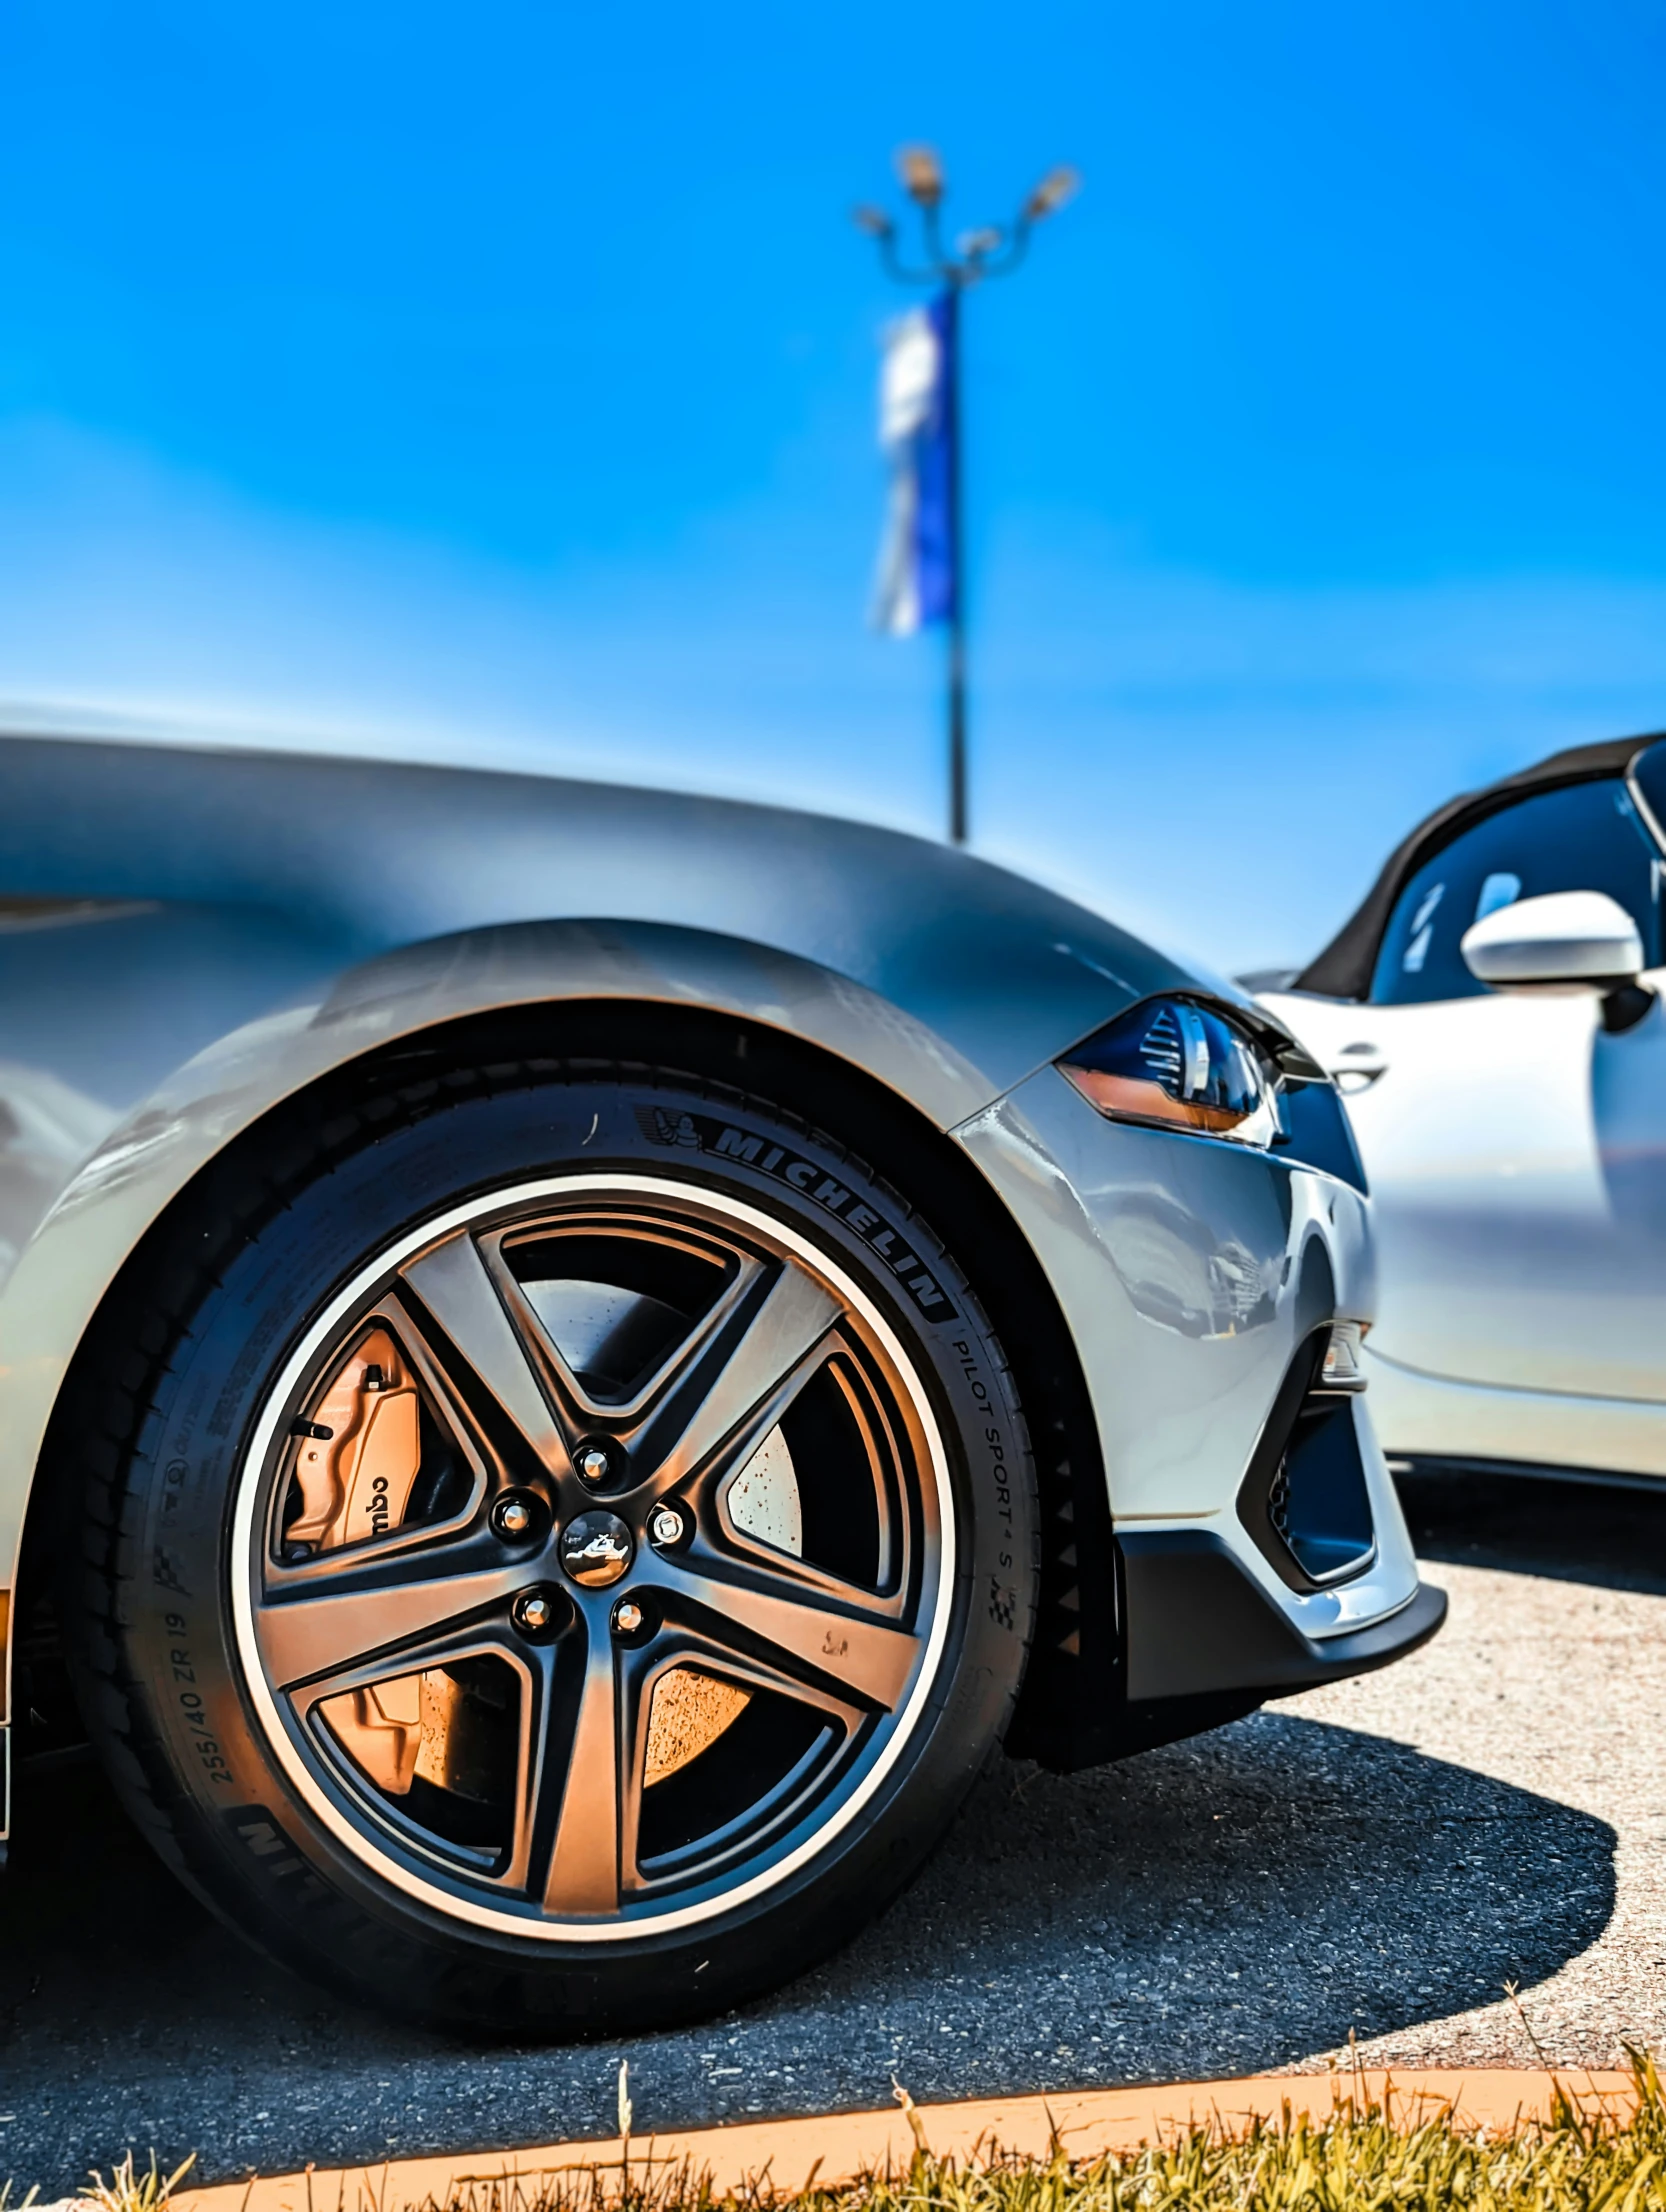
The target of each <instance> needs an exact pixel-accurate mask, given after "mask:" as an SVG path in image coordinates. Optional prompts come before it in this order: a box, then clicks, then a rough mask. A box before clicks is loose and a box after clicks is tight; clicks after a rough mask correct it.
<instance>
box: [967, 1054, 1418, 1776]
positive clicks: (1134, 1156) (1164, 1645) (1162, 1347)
mask: <svg viewBox="0 0 1666 2212" xmlns="http://www.w3.org/2000/svg"><path fill="white" fill-rule="evenodd" d="M956 1134H957V1136H958V1137H959V1140H960V1142H961V1143H962V1145H963V1146H964V1147H965V1149H966V1150H967V1152H968V1153H970V1154H971V1156H972V1157H973V1158H974V1159H975V1160H976V1161H977V1163H978V1164H979V1166H980V1167H981V1168H982V1170H983V1172H984V1174H985V1176H986V1177H987V1178H988V1180H989V1181H990V1182H991V1183H992V1184H994V1186H995V1187H996V1189H997V1190H998V1191H999V1192H1000V1194H1001V1196H1002V1197H1003V1198H1004V1200H1005V1201H1006V1204H1007V1206H1008V1208H1009V1210H1010V1211H1011V1213H1012V1214H1013V1215H1014V1217H1015V1218H1016V1219H1017V1221H1018V1222H1019V1224H1020V1226H1021V1227H1022V1229H1023V1230H1024V1232H1025V1234H1026V1236H1027V1238H1028V1240H1029V1243H1030V1245H1031V1249H1032V1250H1033V1251H1034V1253H1035V1255H1036V1257H1037V1259H1038V1260H1039V1261H1040V1263H1041V1265H1042V1268H1043V1269H1044V1271H1045V1273H1046V1275H1047V1277H1048V1280H1049V1282H1050V1284H1051V1286H1052V1289H1053V1291H1054V1294H1055V1295H1056V1297H1057V1299H1058V1302H1059V1305H1060V1308H1061V1309H1062V1311H1063V1314H1064V1318H1065V1321H1066V1325H1067V1327H1068V1328H1069V1331H1070V1334H1071V1337H1072V1339H1073V1341H1074V1344H1075V1347H1076V1351H1077V1354H1078V1357H1079V1358H1080V1361H1081V1366H1082V1372H1083V1377H1084V1380H1085V1382H1086V1386H1087V1391H1088V1395H1089V1397H1090V1399H1091V1401H1092V1412H1093V1420H1094V1425H1095V1427H1096V1430H1097V1437H1096V1441H1097V1444H1098V1447H1099V1448H1098V1453H1097V1459H1098V1468H1097V1469H1096V1471H1095V1472H1096V1475H1097V1484H1098V1516H1099V1520H1100V1525H1101V1538H1100V1541H1098V1542H1097V1543H1089V1542H1086V1541H1084V1537H1085V1536H1087V1534H1088V1530H1087V1528H1086V1527H1085V1522H1086V1521H1087V1519H1088V1518H1089V1516H1088V1515H1085V1514H1084V1510H1083V1508H1084V1503H1085V1502H1088V1501H1085V1500H1084V1497H1083V1495H1082V1491H1081V1488H1080V1487H1078V1493H1077V1496H1076V1500H1075V1508H1074V1515H1073V1517H1072V1516H1071V1515H1061V1516H1059V1518H1060V1526H1061V1533H1062V1534H1063V1536H1064V1538H1065V1541H1066V1548H1065V1549H1063V1550H1061V1551H1060V1552H1059V1554H1058V1557H1059V1561H1060V1562H1061V1563H1064V1564H1063V1567H1062V1571H1063V1572H1064V1573H1066V1574H1068V1575H1070V1576H1073V1577H1075V1578H1076V1579H1077V1580H1078V1582H1079V1597H1078V1599H1077V1601H1076V1602H1077V1603H1078V1605H1079V1613H1077V1614H1075V1615H1073V1616H1072V1617H1071V1618H1069V1619H1062V1620H1061V1621H1060V1622H1059V1623H1058V1624H1056V1625H1057V1626H1058V1627H1059V1628H1060V1629H1061V1631H1062V1633H1060V1634H1058V1635H1054V1633H1053V1630H1052V1628H1051V1627H1050V1626H1049V1614H1048V1590H1049V1587H1050V1582H1051V1581H1056V1580H1058V1579H1059V1575H1060V1571H1061V1569H1060V1567H1059V1566H1055V1564H1054V1561H1053V1555H1052V1553H1051V1552H1050V1551H1049V1552H1045V1553H1044V1564H1043V1612H1042V1622H1041V1626H1040V1629H1039V1631H1038V1638H1037V1646H1036V1650H1035V1652H1034V1653H1033V1655H1032V1660H1031V1674H1032V1678H1033V1689H1034V1694H1033V1695H1032V1687H1031V1685H1027V1686H1026V1692H1025V1699H1024V1702H1023V1704H1022V1705H1021V1707H1020V1713H1019V1721H1018V1723H1017V1724H1015V1729H1014V1736H1013V1738H1012V1739H1010V1740H1011V1743H1012V1748H1014V1749H1015V1750H1017V1751H1020V1752H1022V1753H1027V1754H1028V1755H1031V1756H1034V1757H1036V1758H1038V1759H1040V1760H1042V1761H1043V1763H1045V1764H1047V1765H1059V1766H1071V1767H1075V1766H1088V1765H1094V1764H1097V1763H1099V1762H1101V1761H1103V1760H1106V1759H1112V1758H1117V1757H1121V1756H1123V1755H1125V1754H1126V1753H1128V1752H1130V1751H1136V1750H1140V1749H1143V1748H1146V1747H1147V1746H1148V1745H1150V1744H1153V1743H1158V1742H1163V1741H1166V1740H1169V1739H1172V1738H1175V1737H1179V1736H1183V1735H1188V1734H1192V1733H1194V1732H1195V1731H1197V1730H1198V1729H1201V1728H1207V1727H1212V1726H1215V1725H1217V1724H1218V1723H1220V1722H1222V1721H1226V1720H1230V1719H1232V1718H1234V1717H1236V1716H1237V1715H1239V1714H1241V1713H1246V1712H1249V1711H1251V1710H1253V1709H1254V1707H1255V1706H1257V1705H1259V1704H1261V1703H1263V1702H1264V1701H1265V1700H1266V1699H1267V1698H1270V1697H1282V1696H1288V1695H1290V1694H1291V1693H1292V1692H1294V1691H1297V1690H1301V1689H1306V1688H1309V1687H1311V1686H1313V1685H1314V1684H1317V1683H1320V1682H1325V1681H1331V1680H1336V1679H1340V1678H1341V1677H1343V1676H1346V1675H1349V1674H1356V1673H1359V1672H1362V1671H1363V1670H1365V1669H1367V1668H1371V1667H1377V1666H1383V1665H1386V1664H1388V1663H1389V1661H1391V1660H1392V1659H1395V1658H1397V1657H1399V1656H1401V1655H1402V1653H1404V1652H1406V1651H1410V1650H1413V1649H1415V1648H1416V1646H1417V1645H1418V1644H1419V1643H1420V1642H1422V1641H1424V1640H1425V1639H1426V1638H1427V1637H1429V1636H1432V1635H1433V1634H1434V1633H1435V1631H1436V1629H1438V1627H1439V1626H1440V1623H1441V1620H1442V1618H1443V1616H1444V1613H1445V1599H1444V1597H1443V1596H1442V1595H1441V1593H1439V1592H1438V1591H1426V1590H1424V1589H1422V1588H1421V1586H1420V1584H1419V1580H1418V1572H1417V1562H1416V1559H1415V1557H1414V1556H1413V1553H1412V1548H1411V1542H1410V1538H1409V1535H1408V1533H1407V1530H1406V1526H1405V1520H1404V1517H1403V1515H1402V1513H1401V1510H1400V1505H1399V1500H1398V1498H1397V1497H1396V1495H1395V1491H1394V1486H1393V1484H1392V1482H1391V1480H1390V1478H1389V1475H1388V1471H1387V1468H1386V1466H1385V1465H1384V1463H1383V1458H1382V1454H1381V1451H1380V1449H1379V1448H1378V1445H1377V1441H1376V1438H1375V1435H1374V1433H1373V1431H1372V1427H1371V1423H1370V1419H1369V1415H1368V1413H1367V1411H1366V1408H1365V1405H1364V1403H1363V1402H1362V1401H1360V1400H1358V1399H1357V1398H1355V1399H1351V1400H1350V1401H1349V1405H1350V1409H1351V1410H1350V1412H1349V1414H1348V1416H1347V1418H1346V1419H1345V1420H1342V1421H1339V1423H1338V1425H1337V1427H1336V1429H1335V1431H1334V1432H1333V1438H1332V1440H1333V1442H1335V1441H1346V1442H1347V1446H1348V1449H1347V1451H1346V1453H1343V1454H1341V1455H1336V1454H1332V1455H1331V1459H1330V1464H1329V1466H1328V1467H1327V1466H1325V1465H1321V1464H1319V1463H1318V1461H1314V1462H1312V1463H1310V1464H1309V1465H1307V1466H1306V1467H1304V1469H1303V1470H1302V1471H1301V1474H1300V1475H1299V1476H1298V1470H1297V1464H1296V1458H1297V1455H1296V1451H1295V1447H1294V1446H1293V1445H1292V1444H1291V1442H1290V1436H1291V1432H1290V1431H1289V1430H1288V1429H1287V1428H1285V1429H1281V1427H1280V1423H1281V1421H1282V1420H1283V1419H1284V1417H1285V1415H1286V1414H1288V1413H1289V1412H1290V1410H1291V1405H1289V1404H1286V1405H1285V1408H1284V1414H1281V1412H1280V1406H1281V1403H1282V1402H1283V1401H1284V1400H1285V1399H1287V1398H1288V1397H1289V1393H1290V1390H1291V1387H1292V1379H1293V1378H1295V1381H1296V1386H1297V1398H1298V1400H1300V1402H1301V1403H1304V1404H1305V1403H1307V1402H1308V1401H1307V1400H1306V1399H1303V1398H1301V1393H1302V1392H1303V1391H1307V1390H1308V1389H1309V1385H1310V1382H1311V1377H1312V1369H1311V1362H1310V1361H1309V1359H1308V1352H1309V1350H1310V1349H1311V1347H1312V1346H1313V1345H1314V1344H1315V1343H1316V1342H1319V1341H1321V1340H1322V1339H1323V1337H1324V1336H1325V1334H1326V1333H1327V1332H1328V1329H1329V1326H1330V1324H1331V1322H1332V1321H1333V1320H1337V1319H1344V1320H1351V1321H1355V1322H1366V1321H1368V1320H1369V1319H1370V1317H1371V1314H1372V1311H1373V1308H1374V1304H1375V1283H1374V1280H1373V1270H1372V1255H1371V1244H1370V1235H1369V1225H1368V1218H1367V1205H1366V1201H1365V1199H1364V1197H1363V1196H1362V1194H1361V1193H1360V1192H1359V1191H1358V1190H1357V1189H1356V1188H1354V1187H1352V1185H1351V1184H1350V1183H1348V1182H1347V1181H1345V1180H1343V1179H1341V1178H1339V1177H1337V1176H1333V1175H1331V1174H1329V1173H1327V1172H1325V1171H1324V1170H1323V1169H1321V1168H1315V1167H1314V1166H1311V1165H1309V1164H1308V1163H1306V1162H1304V1161H1301V1160H1297V1159H1292V1158H1290V1157H1289V1156H1288V1154H1286V1155H1284V1156H1282V1157H1281V1156H1279V1155H1277V1154H1274V1155H1268V1154H1265V1153H1259V1152H1256V1151H1253V1150H1251V1149H1250V1148H1249V1147H1247V1146H1235V1145H1227V1144H1221V1143H1216V1142H1212V1141H1210V1140H1207V1139H1200V1138H1197V1137H1191V1136H1182V1135H1173V1134H1169V1133H1164V1132H1158V1131H1153V1130H1148V1129H1143V1128H1138V1127H1134V1126H1131V1125H1128V1124H1123V1123H1113V1122H1107V1121H1105V1120H1103V1119H1101V1118H1100V1117H1099V1116H1098V1115H1097V1114H1095V1113H1094V1112H1093V1110H1092V1108H1091V1107H1089V1106H1088V1105H1087V1104H1086V1102H1085V1101H1084V1100H1082V1099H1081V1098H1079V1097H1078V1096H1077V1095H1076V1093H1075V1092H1074V1090H1073V1089H1072V1087H1071V1086H1070V1085H1068V1084H1067V1083H1065V1081H1064V1080H1063V1078H1062V1077H1060V1076H1058V1075H1057V1074H1056V1073H1055V1071H1054V1070H1052V1069H1045V1070H1043V1071H1041V1073H1040V1074H1038V1075H1037V1076H1035V1077H1032V1078H1031V1079H1030V1080H1029V1082H1027V1083H1025V1084H1023V1085H1021V1086H1020V1087H1019V1089H1018V1090H1017V1091H1016V1092H1014V1093H1012V1094H1010V1095H1009V1096H1008V1097H1007V1098H1006V1099H1004V1100H1001V1101H999V1102H998V1103H997V1104H996V1105H995V1106H994V1107H992V1108H990V1109H988V1110H986V1111H985V1112H984V1113H983V1114H981V1115H979V1116H977V1117H975V1118H974V1120H973V1121H971V1122H970V1123H967V1124H964V1125H963V1126H962V1127H961V1128H960V1129H959V1130H958V1131H957V1132H956ZM1294 1402H1295V1401H1292V1402H1291V1403H1292V1404H1293V1403H1294ZM1082 1456H1083V1455H1080V1454H1078V1456H1077V1461H1076V1463H1075V1465H1074V1467H1073V1474H1074V1477H1075V1479H1076V1481H1077V1483H1078V1485H1079V1486H1080V1485H1081V1484H1083V1483H1084V1482H1085V1481H1086V1479H1087V1469H1086V1466H1085V1465H1084V1464H1082V1463H1081V1460H1082ZM1324 1458H1325V1454H1324V1453H1323V1452H1321V1453H1320V1454H1319V1460H1323V1459H1324ZM1343 1459H1345V1460H1346V1466H1345V1467H1344V1466H1342V1464H1341V1461H1342V1460H1343ZM1274 1478H1278V1479H1279V1482H1280V1490H1279V1494H1278V1495H1277V1497H1276V1498H1275V1497H1274V1496H1273V1495H1272V1494H1271V1493H1270V1492H1269V1488H1268V1485H1269V1482H1270V1481H1272V1480H1274ZM1339 1483H1340V1484H1341V1485H1342V1487H1344V1488H1346V1489H1347V1490H1348V1492H1349V1498H1348V1500H1346V1501H1344V1502H1345V1503H1346V1505H1347V1510H1346V1511H1345V1512H1344V1513H1342V1514H1341V1516H1340V1518H1338V1517H1337V1516H1336V1514H1335V1513H1334V1511H1333V1510H1332V1508H1333V1507H1334V1505H1335V1503H1336V1493H1337V1490H1338V1485H1339ZM1304 1492H1305V1496H1304V1495H1298V1493H1304ZM1327 1492H1328V1493H1329V1495H1328V1496H1327V1495H1325V1494H1324V1493H1327ZM1304 1513H1308V1515H1309V1518H1308V1521H1307V1524H1306V1525H1305V1526H1304V1525H1300V1524H1302V1519H1303V1514H1304ZM1044 1520H1045V1523H1046V1532H1051V1531H1052V1528H1053V1520H1052V1517H1051V1516H1050V1515H1049V1514H1048V1512H1047V1505H1046V1490H1045V1481H1044ZM1281 1532H1282V1536H1281ZM1350 1532H1351V1533H1350ZM1344 1538H1346V1539H1348V1540H1347V1541H1343V1539H1344ZM1291 1539H1293V1540H1294V1543H1295V1550H1296V1551H1297V1552H1300V1553H1302V1554H1303V1555H1304V1558H1303V1559H1302V1560H1299V1559H1297V1558H1295V1557H1294V1556H1293V1554H1292V1551H1291V1548H1290V1540H1291ZM1309 1539H1313V1541H1311V1542H1310V1541H1309ZM1327 1544H1329V1545H1330V1547H1331V1549H1330V1553H1329V1555H1327V1554H1326V1545H1327ZM1327 1556H1328V1557H1329V1558H1332V1559H1334V1561H1335V1565H1334V1568H1333V1567H1332V1566H1331V1565H1329V1564H1328V1563H1327ZM1304 1560H1305V1564H1304ZM1356 1560H1357V1562H1358V1564H1357V1566H1355V1565H1354V1564H1353V1562H1354V1561H1356ZM1309 1568H1311V1571H1308V1569H1309ZM1078 1621H1079V1623H1080V1634H1079V1635H1078V1633H1077V1623H1078ZM1090 1623H1094V1624H1101V1623H1102V1624H1103V1632H1102V1633H1101V1634H1100V1635H1099V1636H1098V1637H1096V1638H1093V1639H1091V1641H1093V1642H1094V1643H1095V1644H1096V1645H1097V1652H1098V1656H1097V1659H1095V1660H1093V1661H1092V1663H1090V1653H1089V1643H1090V1636H1089V1624H1090ZM1078 1647H1079V1657H1078Z"/></svg>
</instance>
